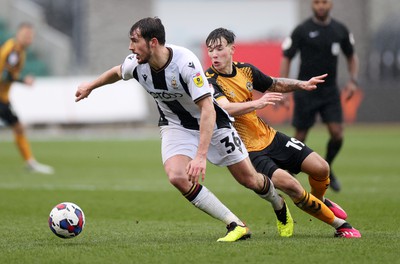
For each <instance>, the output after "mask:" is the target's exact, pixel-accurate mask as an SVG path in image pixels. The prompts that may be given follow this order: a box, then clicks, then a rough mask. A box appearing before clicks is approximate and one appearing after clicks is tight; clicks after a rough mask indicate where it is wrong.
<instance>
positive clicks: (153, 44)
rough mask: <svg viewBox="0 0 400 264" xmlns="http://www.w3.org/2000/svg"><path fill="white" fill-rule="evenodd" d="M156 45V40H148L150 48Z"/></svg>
mask: <svg viewBox="0 0 400 264" xmlns="http://www.w3.org/2000/svg"><path fill="white" fill-rule="evenodd" d="M157 44H158V39H156V38H152V39H150V41H149V45H150V47H152V48H154V47H155V46H156V45H157Z"/></svg>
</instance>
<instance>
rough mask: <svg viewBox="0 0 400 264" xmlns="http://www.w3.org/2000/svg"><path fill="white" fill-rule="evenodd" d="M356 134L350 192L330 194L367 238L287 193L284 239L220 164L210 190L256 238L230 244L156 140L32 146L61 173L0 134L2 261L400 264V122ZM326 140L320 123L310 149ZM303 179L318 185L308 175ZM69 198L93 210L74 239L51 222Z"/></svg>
mask: <svg viewBox="0 0 400 264" xmlns="http://www.w3.org/2000/svg"><path fill="white" fill-rule="evenodd" d="M280 130H281V131H283V132H285V133H287V134H289V135H290V134H292V133H293V131H292V130H291V128H288V127H282V128H280ZM0 132H2V131H0ZM345 135H346V137H345V144H344V147H343V149H342V151H341V153H340V155H339V156H338V158H337V160H336V161H335V165H334V169H335V172H336V174H337V175H338V177H339V179H340V180H341V183H342V187H343V190H342V191H341V192H340V193H334V192H332V191H331V190H328V192H327V197H330V198H331V199H332V200H334V201H336V202H337V203H339V204H340V205H342V207H343V208H345V209H346V211H347V213H348V214H349V218H348V220H349V222H350V223H351V224H352V225H354V226H355V227H356V228H358V229H359V230H360V231H361V233H362V238H361V239H354V240H352V239H347V240H346V239H338V238H333V231H334V230H333V228H331V227H330V226H328V225H326V224H324V223H322V222H320V221H318V220H316V219H312V218H311V217H310V216H308V215H306V214H305V213H304V212H302V211H301V210H299V209H298V208H296V207H295V205H294V204H293V203H292V202H291V201H290V200H289V199H288V198H287V196H285V197H286V198H287V201H288V205H289V208H290V210H291V212H292V215H293V218H294V219H295V222H296V223H295V234H294V236H293V237H291V238H280V237H279V236H278V234H277V231H276V225H275V216H274V214H273V211H272V209H271V207H270V205H269V204H267V203H266V202H264V201H263V200H261V199H259V198H258V197H257V195H255V194H254V193H253V192H252V191H249V190H247V189H245V188H244V187H242V186H241V185H239V184H238V183H236V182H235V181H234V180H233V178H232V177H231V176H230V174H229V173H228V171H227V170H226V168H218V167H215V166H213V165H211V164H209V166H208V168H207V169H208V171H207V175H206V180H205V182H204V184H205V185H206V186H207V187H208V188H209V189H211V190H212V191H213V192H214V193H215V194H216V195H217V196H218V197H219V198H220V199H221V200H222V201H223V202H224V203H225V204H226V205H227V206H228V207H229V208H230V209H231V210H232V211H233V212H235V213H236V214H237V215H238V216H239V217H241V218H242V219H243V220H245V221H246V222H247V224H248V225H249V227H250V228H251V230H252V232H253V237H252V238H251V239H250V240H247V241H241V242H237V243H228V244H221V243H217V242H216V240H217V239H218V238H219V237H220V236H223V235H224V234H225V231H226V229H225V225H224V224H223V223H221V222H219V221H217V220H215V219H213V218H211V217H209V216H208V215H206V214H204V213H202V212H200V211H199V210H197V209H195V208H194V207H193V206H192V205H191V204H190V203H188V202H187V201H186V200H185V199H184V198H183V197H182V196H181V195H180V194H179V193H178V191H177V190H175V189H174V188H173V187H172V186H171V185H170V184H169V183H168V180H167V177H166V176H165V173H164V171H163V168H162V164H161V157H160V140H159V139H157V138H155V139H146V140H133V139H132V140H129V139H128V140H127V139H124V140H118V139H115V140H110V139H108V140H100V139H98V140H96V139H94V140H90V141H85V140H60V139H58V140H51V141H45V140H32V142H31V144H32V147H33V150H34V152H35V154H36V156H37V158H38V160H40V161H42V162H44V163H48V164H51V165H53V166H54V167H55V169H56V174H55V175H52V176H47V175H38V174H30V173H28V172H26V171H24V169H23V166H22V162H21V159H20V157H19V155H18V153H17V150H16V148H15V147H14V144H13V142H11V141H9V140H3V139H0V140H1V141H0V216H1V217H0V221H1V226H0V263H7V264H10V263H324V264H327V263H400V259H399V250H400V243H399V239H400V227H399V221H400V211H399V210H398V204H399V202H400V191H399V186H400V139H399V136H400V126H399V125H386V126H379V125H369V126H367V125H351V126H347V127H346V130H345ZM0 136H1V134H0ZM326 140H327V134H326V131H325V129H324V128H323V127H316V128H315V129H314V130H312V133H311V134H310V136H309V139H308V141H307V144H308V145H309V146H310V147H312V148H313V149H314V150H316V151H317V152H319V153H320V154H322V156H323V155H324V154H325V141H326ZM297 178H298V179H299V180H300V181H301V182H302V184H303V186H305V187H306V189H307V190H309V185H308V183H307V177H306V176H305V175H304V174H299V175H298V176H297ZM63 201H69V202H74V203H76V204H78V205H79V206H80V207H81V208H82V209H83V211H84V213H85V215H86V226H85V228H84V230H83V232H82V233H81V234H80V235H79V236H78V237H76V238H73V239H60V238H58V237H56V236H55V235H54V234H53V233H52V232H51V231H50V229H49V227H48V224H47V220H48V215H49V213H50V210H51V209H52V207H53V206H55V205H56V204H57V203H59V202H63Z"/></svg>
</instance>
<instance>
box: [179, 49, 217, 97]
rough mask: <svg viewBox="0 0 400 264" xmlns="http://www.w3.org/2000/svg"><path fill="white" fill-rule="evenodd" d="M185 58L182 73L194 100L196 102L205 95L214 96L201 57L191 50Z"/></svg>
mask: <svg viewBox="0 0 400 264" xmlns="http://www.w3.org/2000/svg"><path fill="white" fill-rule="evenodd" d="M185 58H186V62H185V63H183V64H182V69H181V75H182V78H183V80H184V82H185V83H186V84H187V86H188V90H189V93H190V95H191V97H192V100H193V101H194V102H195V103H196V102H198V101H199V100H201V99H203V98H205V97H208V96H212V90H211V88H210V85H209V83H208V80H207V78H206V76H205V74H204V71H203V67H202V65H201V63H200V61H199V59H198V58H197V57H196V55H194V53H192V52H191V51H189V50H187V53H186V56H185Z"/></svg>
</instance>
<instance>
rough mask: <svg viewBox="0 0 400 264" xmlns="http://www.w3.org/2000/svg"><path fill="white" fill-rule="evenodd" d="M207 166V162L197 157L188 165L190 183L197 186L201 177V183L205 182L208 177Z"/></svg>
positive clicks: (187, 172)
mask: <svg viewBox="0 0 400 264" xmlns="http://www.w3.org/2000/svg"><path fill="white" fill-rule="evenodd" d="M206 164H207V160H206V159H205V158H200V157H196V158H194V159H193V160H191V161H190V162H189V163H188V165H187V166H186V174H187V175H188V178H189V181H190V182H192V183H193V184H197V183H198V182H199V178H200V176H201V181H204V178H205V175H206Z"/></svg>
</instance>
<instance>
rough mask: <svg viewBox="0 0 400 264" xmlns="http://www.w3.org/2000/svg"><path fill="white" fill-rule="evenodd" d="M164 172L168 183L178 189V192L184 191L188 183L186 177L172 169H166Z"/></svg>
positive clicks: (179, 171)
mask: <svg viewBox="0 0 400 264" xmlns="http://www.w3.org/2000/svg"><path fill="white" fill-rule="evenodd" d="M165 171H166V173H167V176H168V180H169V182H170V183H171V184H172V185H173V186H175V187H176V188H178V189H179V190H181V189H184V188H185V187H186V185H187V183H188V181H189V180H188V177H187V175H186V174H185V173H184V172H183V171H181V170H178V169H175V168H172V167H166V168H165Z"/></svg>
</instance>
